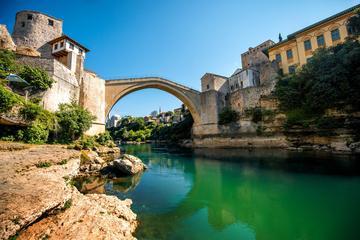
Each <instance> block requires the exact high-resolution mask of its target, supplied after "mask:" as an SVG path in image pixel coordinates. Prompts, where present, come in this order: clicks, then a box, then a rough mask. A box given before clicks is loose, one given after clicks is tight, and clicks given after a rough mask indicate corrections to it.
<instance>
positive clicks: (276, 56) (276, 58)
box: [275, 53, 281, 63]
mask: <svg viewBox="0 0 360 240" xmlns="http://www.w3.org/2000/svg"><path fill="white" fill-rule="evenodd" d="M275 60H276V62H278V63H279V62H281V55H280V53H277V54H276V55H275Z"/></svg>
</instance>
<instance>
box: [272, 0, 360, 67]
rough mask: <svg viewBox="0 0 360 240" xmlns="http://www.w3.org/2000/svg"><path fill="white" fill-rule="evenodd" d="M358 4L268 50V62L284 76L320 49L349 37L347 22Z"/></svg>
mask: <svg viewBox="0 0 360 240" xmlns="http://www.w3.org/2000/svg"><path fill="white" fill-rule="evenodd" d="M358 8H360V4H358V5H356V6H354V7H351V8H349V9H346V10H345V11H342V12H340V13H338V14H335V15H333V16H331V17H329V18H326V19H324V20H322V21H320V22H317V23H315V24H312V25H310V26H308V27H306V28H303V29H301V30H299V31H297V32H295V33H292V34H290V35H288V37H287V39H286V40H283V41H281V42H279V43H277V44H275V45H273V46H271V47H270V48H269V50H268V51H269V59H270V61H277V62H278V64H279V67H280V68H281V69H282V71H283V73H284V74H287V73H292V72H295V70H296V68H297V67H299V66H302V65H304V64H305V63H306V62H307V61H308V59H309V58H311V57H312V55H313V53H314V51H315V50H316V49H318V48H320V47H329V46H335V45H337V44H339V43H342V42H344V41H345V39H346V37H347V36H348V35H349V34H348V30H347V27H346V25H347V21H348V19H349V18H350V17H352V16H353V15H355V11H356V9H358Z"/></svg>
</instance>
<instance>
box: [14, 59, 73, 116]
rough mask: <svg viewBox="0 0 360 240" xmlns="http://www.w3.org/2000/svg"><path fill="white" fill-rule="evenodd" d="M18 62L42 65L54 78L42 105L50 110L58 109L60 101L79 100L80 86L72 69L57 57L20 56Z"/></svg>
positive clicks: (44, 94)
mask: <svg viewBox="0 0 360 240" xmlns="http://www.w3.org/2000/svg"><path fill="white" fill-rule="evenodd" d="M18 62H20V63H22V64H27V65H30V66H34V67H40V68H42V69H44V70H45V71H47V72H48V73H49V75H50V77H52V78H53V79H54V81H55V82H54V83H53V85H52V87H51V88H50V89H49V90H47V91H46V92H45V93H43V95H42V96H41V97H42V105H43V107H44V108H45V109H47V110H49V111H56V110H58V107H59V104H60V103H71V102H72V101H75V102H78V101H79V91H80V86H79V83H78V80H77V79H76V77H75V73H72V72H71V71H70V69H68V68H67V67H65V66H64V65H63V64H61V63H60V62H58V61H57V60H55V59H49V58H39V57H29V56H19V57H18Z"/></svg>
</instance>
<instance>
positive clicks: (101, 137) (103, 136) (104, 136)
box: [96, 131, 112, 145]
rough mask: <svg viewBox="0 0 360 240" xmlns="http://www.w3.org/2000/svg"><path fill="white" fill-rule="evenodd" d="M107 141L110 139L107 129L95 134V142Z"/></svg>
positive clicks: (102, 143)
mask: <svg viewBox="0 0 360 240" xmlns="http://www.w3.org/2000/svg"><path fill="white" fill-rule="evenodd" d="M109 141H112V137H111V136H110V133H109V132H108V131H106V132H104V133H99V134H98V135H97V136H96V142H97V143H99V144H100V145H107V143H108V142H109Z"/></svg>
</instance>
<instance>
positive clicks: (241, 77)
mask: <svg viewBox="0 0 360 240" xmlns="http://www.w3.org/2000/svg"><path fill="white" fill-rule="evenodd" d="M259 85H260V73H259V71H257V70H255V69H251V68H247V69H240V68H238V69H237V70H236V71H235V72H234V73H233V75H231V77H229V87H230V92H234V91H236V90H238V89H242V88H247V87H257V86H259Z"/></svg>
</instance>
